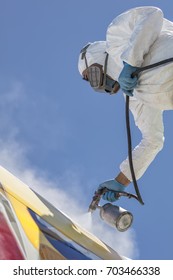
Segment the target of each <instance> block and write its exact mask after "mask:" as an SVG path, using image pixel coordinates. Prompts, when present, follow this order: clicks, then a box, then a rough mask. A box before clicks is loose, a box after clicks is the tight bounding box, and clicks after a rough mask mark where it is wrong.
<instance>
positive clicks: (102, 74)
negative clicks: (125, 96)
mask: <svg viewBox="0 0 173 280" xmlns="http://www.w3.org/2000/svg"><path fill="white" fill-rule="evenodd" d="M89 45H90V44H88V45H87V46H85V47H84V48H83V49H82V50H81V53H82V56H81V59H85V64H86V69H85V70H84V71H83V79H84V80H85V81H88V82H89V83H90V85H91V87H92V88H93V89H94V90H95V91H97V92H107V93H109V94H114V93H116V92H117V91H118V90H119V89H120V86H119V83H118V82H117V81H115V80H113V79H112V78H111V77H110V76H109V75H107V63H108V56H109V55H108V53H106V57H105V62H104V70H103V66H102V65H101V64H98V63H94V64H92V65H90V66H88V62H87V59H86V52H87V48H88V47H89Z"/></svg>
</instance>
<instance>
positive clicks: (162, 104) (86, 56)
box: [78, 6, 173, 202]
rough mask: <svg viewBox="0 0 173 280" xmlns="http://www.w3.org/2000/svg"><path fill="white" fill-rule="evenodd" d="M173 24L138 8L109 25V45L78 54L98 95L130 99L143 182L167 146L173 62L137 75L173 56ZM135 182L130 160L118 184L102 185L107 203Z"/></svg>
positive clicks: (122, 167)
mask: <svg viewBox="0 0 173 280" xmlns="http://www.w3.org/2000/svg"><path fill="white" fill-rule="evenodd" d="M172 46H173V23H172V22H171V21H169V20H167V19H165V18H164V16H163V12H162V10H161V9H159V8H157V7H152V6H145V7H136V8H133V9H130V10H128V11H126V12H124V13H122V14H120V15H119V16H117V17H116V18H115V19H114V20H113V21H112V22H111V23H110V25H109V26H108V28H107V31H106V40H105V41H96V42H93V43H89V44H87V45H86V46H85V47H84V48H83V49H82V51H81V52H80V55H79V61H78V69H79V72H80V74H81V75H82V77H83V79H84V80H86V81H88V82H89V83H90V85H91V87H92V88H93V89H94V90H96V91H101V92H106V93H107V94H110V95H112V94H115V93H117V92H118V91H119V89H121V90H122V92H123V94H124V96H126V95H128V96H130V103H129V108H130V110H131V112H132V114H133V117H134V121H135V124H136V126H137V127H138V128H139V130H140V131H141V134H142V139H141V141H140V143H139V144H138V145H137V146H136V147H135V148H134V150H133V151H132V158H133V165H134V171H135V175H136V179H137V180H138V179H139V178H140V177H141V176H142V175H143V174H144V172H145V171H146V170H147V168H148V167H149V165H150V164H151V162H152V161H153V160H154V158H155V157H156V155H157V154H158V152H159V151H161V149H162V148H163V144H164V125H163V111H164V110H172V109H173V63H167V64H164V65H162V66H159V67H155V68H153V69H151V70H148V71H143V72H141V73H140V74H139V75H138V76H133V75H132V74H133V73H134V72H135V71H136V70H137V69H138V68H139V67H143V66H146V65H150V64H153V63H156V62H159V61H161V60H165V59H168V58H170V57H173V47H172ZM131 182H132V176H131V171H130V167H129V160H128V157H127V158H126V159H125V160H124V161H123V162H122V163H121V164H120V172H119V174H118V175H117V176H115V178H114V179H111V180H107V181H105V182H103V183H101V184H100V185H99V187H98V188H99V189H102V188H107V189H108V191H107V192H106V193H105V194H104V195H103V199H105V200H108V201H111V202H113V201H115V200H116V199H117V198H116V196H115V192H116V191H117V192H118V191H126V187H127V186H128V185H129V184H130V183H131Z"/></svg>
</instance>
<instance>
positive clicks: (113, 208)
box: [88, 188, 138, 232]
mask: <svg viewBox="0 0 173 280" xmlns="http://www.w3.org/2000/svg"><path fill="white" fill-rule="evenodd" d="M107 191H108V189H107V188H102V189H99V190H97V191H96V192H95V193H94V196H93V199H92V201H91V204H90V205H89V209H88V212H90V213H93V211H95V210H96V209H99V210H100V217H101V218H102V219H103V220H104V221H105V222H106V223H107V224H109V225H110V226H112V227H114V228H117V229H118V230H119V231H121V232H122V231H126V230H127V229H128V228H129V227H130V226H131V224H132V222H133V215H132V214H131V213H130V212H129V211H127V210H125V209H123V208H122V207H119V206H117V205H113V204H111V203H106V204H104V205H103V206H100V205H99V202H100V200H101V197H102V195H103V194H104V193H105V192H107ZM121 196H126V197H128V198H135V199H137V200H138V197H137V196H136V195H134V194H131V193H127V192H119V191H116V192H115V198H117V199H118V198H120V197H121Z"/></svg>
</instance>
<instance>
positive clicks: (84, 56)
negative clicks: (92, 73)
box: [80, 43, 91, 68]
mask: <svg viewBox="0 0 173 280" xmlns="http://www.w3.org/2000/svg"><path fill="white" fill-rule="evenodd" d="M90 45H91V44H90V43H89V44H87V45H86V46H85V47H83V49H82V50H81V51H80V53H81V54H82V55H81V59H85V64H86V68H88V63H87V59H86V53H87V49H88V47H89V46H90Z"/></svg>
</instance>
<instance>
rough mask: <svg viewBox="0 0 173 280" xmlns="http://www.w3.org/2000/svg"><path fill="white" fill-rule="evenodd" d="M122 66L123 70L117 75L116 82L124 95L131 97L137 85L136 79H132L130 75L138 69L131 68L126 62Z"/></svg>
mask: <svg viewBox="0 0 173 280" xmlns="http://www.w3.org/2000/svg"><path fill="white" fill-rule="evenodd" d="M123 64H124V68H123V70H122V71H121V73H120V75H119V78H118V82H119V84H120V88H121V89H122V91H123V92H124V93H125V94H127V95H128V96H133V90H134V88H135V87H136V85H137V81H138V77H137V76H135V77H132V74H133V73H134V72H135V71H136V70H137V69H138V67H134V66H131V65H130V64H128V63H126V62H123Z"/></svg>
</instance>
